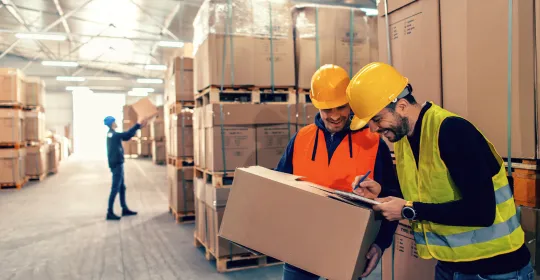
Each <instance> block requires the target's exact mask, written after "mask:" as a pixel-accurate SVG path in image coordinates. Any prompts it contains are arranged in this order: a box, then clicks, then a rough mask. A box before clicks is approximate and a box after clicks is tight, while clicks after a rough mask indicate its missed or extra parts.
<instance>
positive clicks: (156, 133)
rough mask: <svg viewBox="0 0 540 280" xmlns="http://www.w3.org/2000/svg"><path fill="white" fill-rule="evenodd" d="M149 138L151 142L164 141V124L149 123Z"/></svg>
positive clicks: (158, 122) (159, 122)
mask: <svg viewBox="0 0 540 280" xmlns="http://www.w3.org/2000/svg"><path fill="white" fill-rule="evenodd" d="M149 126H150V138H151V139H152V140H156V141H161V140H163V139H165V122H164V121H157V120H156V121H153V122H152V123H150V125H149Z"/></svg>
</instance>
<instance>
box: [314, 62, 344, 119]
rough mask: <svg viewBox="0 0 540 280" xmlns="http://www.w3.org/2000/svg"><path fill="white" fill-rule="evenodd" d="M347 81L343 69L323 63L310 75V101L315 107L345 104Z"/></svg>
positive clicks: (324, 107) (333, 106)
mask: <svg viewBox="0 0 540 280" xmlns="http://www.w3.org/2000/svg"><path fill="white" fill-rule="evenodd" d="M349 81H350V79H349V75H348V74H347V71H345V69H343V68H341V67H339V66H337V65H333V64H326V65H323V66H322V67H321V68H319V70H317V71H316V72H315V74H313V77H311V90H310V92H309V97H310V98H311V102H312V103H313V105H314V106H315V107H316V108H317V109H332V108H337V107H339V106H343V105H345V104H347V102H348V101H347V96H346V95H345V91H346V90H347V86H348V85H349Z"/></svg>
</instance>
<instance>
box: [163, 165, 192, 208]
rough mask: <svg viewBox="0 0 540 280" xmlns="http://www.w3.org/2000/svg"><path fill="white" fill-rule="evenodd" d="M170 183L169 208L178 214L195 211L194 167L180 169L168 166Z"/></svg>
mask: <svg viewBox="0 0 540 280" xmlns="http://www.w3.org/2000/svg"><path fill="white" fill-rule="evenodd" d="M167 180H168V182H169V206H170V207H171V208H172V209H173V210H174V211H176V212H177V213H187V212H194V211H195V192H194V183H193V167H182V168H178V167H176V166H174V165H170V164H169V165H167Z"/></svg>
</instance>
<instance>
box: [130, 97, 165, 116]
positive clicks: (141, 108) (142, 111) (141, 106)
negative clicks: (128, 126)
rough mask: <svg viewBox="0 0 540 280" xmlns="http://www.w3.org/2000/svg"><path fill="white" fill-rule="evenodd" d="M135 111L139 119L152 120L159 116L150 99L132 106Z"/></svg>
mask: <svg viewBox="0 0 540 280" xmlns="http://www.w3.org/2000/svg"><path fill="white" fill-rule="evenodd" d="M131 107H132V108H133V111H135V113H136V114H137V117H138V118H146V119H149V120H150V119H152V118H153V117H155V116H157V115H158V114H159V112H158V109H157V107H156V106H155V105H154V104H153V103H152V101H150V99H149V98H148V97H147V98H142V99H140V100H139V101H137V102H135V103H134V104H133V105H131Z"/></svg>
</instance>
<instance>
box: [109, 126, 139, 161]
mask: <svg viewBox="0 0 540 280" xmlns="http://www.w3.org/2000/svg"><path fill="white" fill-rule="evenodd" d="M139 128H141V125H140V124H135V125H134V126H133V127H132V128H130V129H129V130H128V131H126V132H116V131H114V129H110V130H109V132H108V133H107V159H108V162H109V168H110V169H113V168H115V167H116V166H118V165H120V164H122V163H124V147H122V141H129V140H130V139H131V138H133V136H135V133H137V130H138V129H139Z"/></svg>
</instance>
